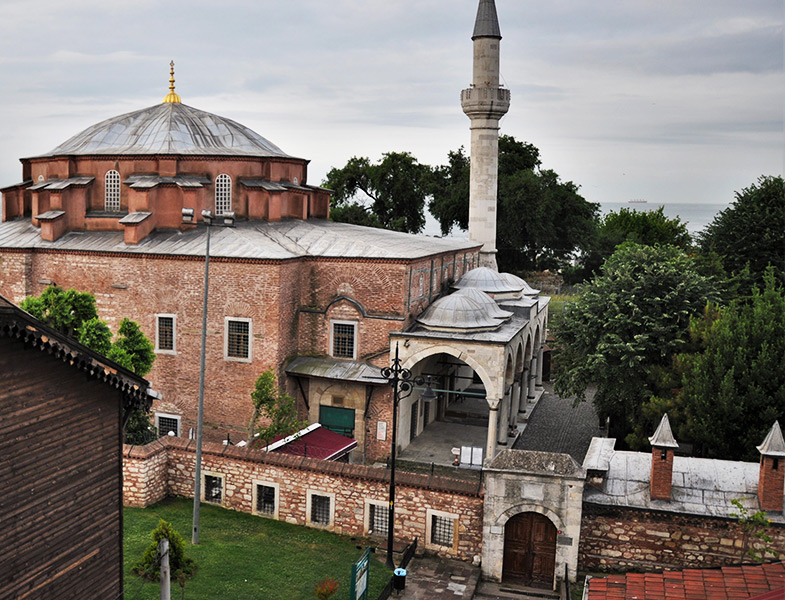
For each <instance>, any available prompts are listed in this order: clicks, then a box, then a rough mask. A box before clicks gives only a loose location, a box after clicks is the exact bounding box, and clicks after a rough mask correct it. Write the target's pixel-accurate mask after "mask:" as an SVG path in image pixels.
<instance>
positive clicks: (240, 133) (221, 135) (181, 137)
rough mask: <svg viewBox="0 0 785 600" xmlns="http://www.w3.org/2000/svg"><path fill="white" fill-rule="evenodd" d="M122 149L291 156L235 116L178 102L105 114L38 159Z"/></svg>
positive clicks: (115, 152) (127, 151)
mask: <svg viewBox="0 0 785 600" xmlns="http://www.w3.org/2000/svg"><path fill="white" fill-rule="evenodd" d="M122 154H136V155H150V154H177V155H194V156H216V155H217V156H256V157H281V158H292V157H290V156H289V155H288V154H286V153H285V152H284V151H283V150H281V149H280V148H279V147H278V146H276V145H275V144H273V143H272V142H270V141H269V140H267V139H265V138H263V137H262V136H260V135H259V134H258V133H256V132H254V131H252V130H251V129H249V128H248V127H245V126H244V125H241V124H240V123H237V122H236V121H232V120H231V119H227V118H225V117H220V116H218V115H214V114H211V113H208V112H205V111H202V110H199V109H196V108H193V107H190V106H188V105H186V104H179V103H162V104H156V105H155V106H150V107H148V108H144V109H142V110H137V111H134V112H130V113H126V114H124V115H119V116H116V117H112V118H110V119H106V120H105V121H101V122H100V123H96V124H95V125H93V126H91V127H88V128H87V129H85V130H84V131H82V132H80V133H78V134H76V135H75V136H73V137H72V138H70V139H68V140H66V141H65V142H63V143H62V144H60V145H59V146H57V148H54V149H53V150H52V151H51V152H48V153H46V154H44V155H41V156H40V157H37V158H43V157H47V156H63V155H66V156H72V155H83V156H89V155H122Z"/></svg>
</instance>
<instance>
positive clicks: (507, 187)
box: [429, 135, 599, 271]
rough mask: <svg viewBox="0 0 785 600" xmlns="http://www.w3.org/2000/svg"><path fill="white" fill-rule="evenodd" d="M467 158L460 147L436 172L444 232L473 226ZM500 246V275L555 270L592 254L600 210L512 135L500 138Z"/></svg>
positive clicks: (434, 204)
mask: <svg viewBox="0 0 785 600" xmlns="http://www.w3.org/2000/svg"><path fill="white" fill-rule="evenodd" d="M469 172H470V160H469V157H468V156H466V154H465V153H464V151H463V148H460V149H459V150H458V151H456V152H450V154H449V155H448V164H447V165H445V166H441V167H437V168H436V169H434V171H433V175H432V177H431V182H430V185H429V190H430V192H431V194H432V197H433V199H432V201H431V203H430V210H431V213H432V214H433V215H434V216H435V217H436V219H437V220H438V221H439V224H440V227H441V230H442V233H444V234H447V233H448V232H449V231H450V230H451V229H452V228H453V227H456V226H457V227H459V228H461V229H466V228H467V227H468V221H469V183H468V182H469ZM497 209H498V212H497V219H496V228H497V229H496V233H497V240H496V246H497V249H498V254H497V257H496V258H497V263H498V265H499V269H500V270H508V271H522V270H528V269H553V268H559V267H562V266H564V265H566V264H567V263H568V262H569V261H570V259H571V258H572V257H573V256H574V255H575V253H576V252H579V251H581V250H586V249H588V247H589V246H588V244H589V242H590V241H591V239H592V238H593V235H594V228H595V226H596V221H597V215H598V211H599V207H598V205H596V204H592V203H590V202H587V201H586V200H585V199H584V198H583V197H582V196H581V195H580V194H579V193H578V186H576V185H575V184H574V183H572V182H569V181H568V182H563V181H561V179H560V178H559V176H558V175H557V174H556V173H555V172H554V171H551V170H545V169H541V161H540V153H539V150H538V149H537V148H536V147H535V146H533V145H532V144H528V143H526V142H520V141H518V140H516V139H515V138H514V137H512V136H506V135H503V136H500V137H499V183H498V193H497Z"/></svg>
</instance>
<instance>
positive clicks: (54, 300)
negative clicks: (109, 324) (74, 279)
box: [19, 285, 98, 337]
mask: <svg viewBox="0 0 785 600" xmlns="http://www.w3.org/2000/svg"><path fill="white" fill-rule="evenodd" d="M19 306H20V307H21V308H22V310H26V311H27V312H29V313H30V314H31V315H33V316H34V317H35V318H36V319H39V320H40V321H43V322H44V323H46V324H47V325H49V326H50V327H52V328H54V329H57V330H58V331H60V332H61V333H63V334H65V335H68V336H70V337H75V333H76V330H77V329H79V327H81V325H82V323H84V322H85V321H89V320H90V319H95V318H97V317H98V311H97V310H96V308H95V296H93V295H92V294H90V293H87V292H77V291H76V290H74V289H68V290H63V288H61V287H60V286H57V285H50V286H48V287H47V288H46V289H45V290H44V291H43V292H42V293H41V295H40V296H37V297H36V296H30V297H28V298H25V299H24V300H22V302H21V303H20V304H19Z"/></svg>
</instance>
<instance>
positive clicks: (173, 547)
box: [133, 519, 196, 587]
mask: <svg viewBox="0 0 785 600" xmlns="http://www.w3.org/2000/svg"><path fill="white" fill-rule="evenodd" d="M151 536H152V538H153V541H152V543H151V544H150V545H149V546H148V547H147V548H146V549H145V551H144V554H143V555H142V558H141V560H139V562H137V563H136V564H135V565H134V567H133V572H134V573H136V574H137V575H141V576H142V577H144V578H145V579H147V580H148V581H160V580H161V569H160V568H159V566H160V556H159V555H158V544H159V543H160V541H161V540H163V539H167V540H169V572H170V579H174V580H176V581H178V583H180V585H181V586H183V587H184V583H183V581H184V580H185V579H189V578H190V577H193V575H194V573H196V562H195V561H194V559H193V558H191V557H190V556H188V555H187V554H186V553H185V542H184V541H183V537H182V536H181V535H180V534H179V533H178V532H177V530H176V529H175V528H174V526H173V525H172V524H171V523H167V522H166V521H164V520H163V519H160V520H159V521H158V527H156V528H155V529H153V531H152V533H151Z"/></svg>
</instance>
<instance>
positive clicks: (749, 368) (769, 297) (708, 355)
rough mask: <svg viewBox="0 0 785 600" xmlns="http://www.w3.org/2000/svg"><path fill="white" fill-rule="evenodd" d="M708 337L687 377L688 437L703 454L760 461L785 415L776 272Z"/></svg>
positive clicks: (784, 336) (784, 342) (721, 314)
mask: <svg viewBox="0 0 785 600" xmlns="http://www.w3.org/2000/svg"><path fill="white" fill-rule="evenodd" d="M702 337H703V345H704V346H705V350H704V351H703V352H701V353H699V354H697V355H695V356H694V358H693V359H692V360H691V362H690V365H689V368H688V369H686V371H685V373H684V380H683V384H684V388H683V391H682V393H681V403H682V405H683V410H684V412H685V414H686V422H685V428H684V431H685V433H686V434H687V435H688V436H690V437H691V438H692V439H691V441H693V442H695V443H696V444H697V445H698V447H699V450H700V451H701V453H702V454H705V455H707V456H712V457H720V458H725V459H732V460H752V461H757V460H758V458H759V456H758V453H757V450H756V446H758V445H759V444H760V443H761V442H762V441H763V439H764V438H765V437H766V433H767V432H768V430H769V429H770V428H771V426H772V424H773V423H774V421H775V420H777V419H782V417H783V415H785V295H784V294H783V288H782V285H781V284H779V283H778V281H777V279H776V277H775V273H774V269H773V268H769V269H768V270H767V272H766V273H765V274H764V287H763V289H756V290H755V291H754V292H753V296H752V298H751V299H750V300H735V301H734V302H732V303H731V305H730V306H728V307H727V308H724V309H719V311H718V312H717V317H716V319H715V320H713V322H712V323H711V324H710V326H709V327H708V328H707V329H705V330H704V331H703V332H702Z"/></svg>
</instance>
